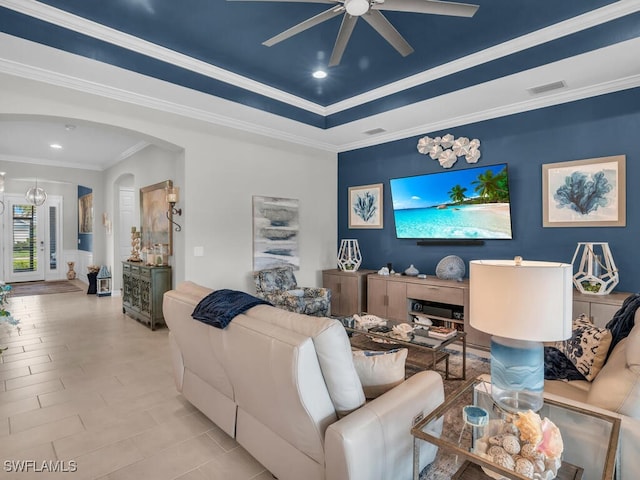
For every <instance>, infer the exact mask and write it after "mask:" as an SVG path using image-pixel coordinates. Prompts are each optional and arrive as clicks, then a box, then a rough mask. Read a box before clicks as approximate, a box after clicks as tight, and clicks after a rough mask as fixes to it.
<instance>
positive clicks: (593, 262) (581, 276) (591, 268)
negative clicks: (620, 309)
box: [571, 242, 620, 295]
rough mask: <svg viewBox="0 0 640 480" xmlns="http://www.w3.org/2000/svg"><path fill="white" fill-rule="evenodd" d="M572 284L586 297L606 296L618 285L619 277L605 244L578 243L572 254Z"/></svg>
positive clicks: (609, 250) (607, 245)
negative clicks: (574, 271) (577, 260)
mask: <svg viewBox="0 0 640 480" xmlns="http://www.w3.org/2000/svg"><path fill="white" fill-rule="evenodd" d="M578 257H579V258H580V263H578V264H577V268H578V270H577V272H576V273H575V275H574V276H573V284H574V285H575V287H576V288H577V289H578V291H579V292H581V293H585V294H588V295H607V294H608V293H610V292H611V290H613V289H614V288H615V286H616V285H618V282H619V281H620V277H619V275H618V269H617V267H616V264H615V262H614V261H613V255H612V254H611V249H610V248H609V244H608V243H607V242H579V243H578V247H577V248H576V251H575V253H574V254H573V260H571V265H573V267H574V270H575V268H576V258H578Z"/></svg>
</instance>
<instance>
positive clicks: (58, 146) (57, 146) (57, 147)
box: [49, 143, 62, 150]
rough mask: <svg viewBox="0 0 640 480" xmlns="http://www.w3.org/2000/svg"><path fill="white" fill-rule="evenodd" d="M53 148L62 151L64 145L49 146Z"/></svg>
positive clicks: (53, 144)
mask: <svg viewBox="0 0 640 480" xmlns="http://www.w3.org/2000/svg"><path fill="white" fill-rule="evenodd" d="M49 146H50V147H51V148H53V149H54V150H60V149H61V148H62V145H60V144H59V143H52V144H51V145H49Z"/></svg>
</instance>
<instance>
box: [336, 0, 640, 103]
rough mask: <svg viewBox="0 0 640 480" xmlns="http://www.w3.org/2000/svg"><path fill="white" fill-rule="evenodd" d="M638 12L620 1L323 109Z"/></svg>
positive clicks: (411, 84) (628, 2)
mask: <svg viewBox="0 0 640 480" xmlns="http://www.w3.org/2000/svg"><path fill="white" fill-rule="evenodd" d="M639 10H640V2H637V1H634V0H619V1H618V2H616V3H613V4H611V5H607V6H605V7H601V8H599V9H597V10H594V11H592V12H588V13H584V14H582V15H579V16H577V17H574V18H571V19H569V20H565V21H563V22H560V23H556V24H555V25H551V26H549V27H546V28H543V29H540V30H537V31H535V32H532V33H529V34H527V35H523V36H521V37H518V38H515V39H513V40H510V41H507V42H504V43H501V44H499V45H496V46H494V47H490V48H487V49H485V50H481V51H479V52H477V53H474V54H471V55H467V56H466V57H462V58H459V59H457V60H454V61H452V62H449V63H445V64H442V65H440V66H438V67H435V68H432V69H430V70H425V71H424V72H421V73H417V74H415V75H412V76H410V77H406V78H403V79H402V80H398V81H397V82H393V83H390V84H388V85H384V86H382V87H379V88H375V89H373V90H370V91H368V92H366V93H363V94H361V95H356V96H354V97H351V98H348V99H346V100H343V101H341V102H337V103H334V104H332V105H329V106H328V107H327V108H326V112H327V113H326V114H327V115H332V114H334V113H339V112H341V111H344V110H348V109H350V108H354V107H358V106H360V105H362V104H365V103H367V102H372V101H375V100H379V99H380V98H384V97H386V96H389V95H393V94H395V93H398V92H401V91H403V90H407V89H410V88H413V87H416V86H418V85H422V84H424V83H428V82H432V81H434V80H437V79H438V78H442V77H446V76H448V75H452V74H454V73H458V72H461V71H464V70H467V69H469V68H473V67H476V66H478V65H482V64H484V63H487V62H490V61H493V60H496V59H498V58H502V57H506V56H508V55H512V54H514V53H518V52H520V51H523V50H526V49H528V48H532V47H535V46H537V45H541V44H543V43H546V42H549V41H550V40H553V39H556V38H561V37H565V36H567V35H571V34H572V33H576V32H579V31H581V30H586V29H588V28H592V27H595V26H597V25H600V24H602V23H606V22H609V21H611V20H615V19H617V18H620V17H624V16H626V15H630V14H632V13H635V12H637V11H639Z"/></svg>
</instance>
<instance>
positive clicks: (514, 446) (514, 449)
mask: <svg viewBox="0 0 640 480" xmlns="http://www.w3.org/2000/svg"><path fill="white" fill-rule="evenodd" d="M502 448H504V449H505V451H506V452H507V453H508V454H510V455H517V454H518V453H520V442H519V441H518V437H516V436H515V435H505V436H504V438H503V439H502Z"/></svg>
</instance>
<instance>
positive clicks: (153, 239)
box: [140, 180, 173, 255]
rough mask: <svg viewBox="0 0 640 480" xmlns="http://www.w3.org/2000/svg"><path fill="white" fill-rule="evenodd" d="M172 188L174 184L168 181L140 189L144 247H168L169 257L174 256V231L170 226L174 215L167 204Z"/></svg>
mask: <svg viewBox="0 0 640 480" xmlns="http://www.w3.org/2000/svg"><path fill="white" fill-rule="evenodd" d="M172 186H173V182H172V181H171V180H166V181H164V182H160V183H156V184H154V185H149V186H148V187H143V188H141V189H140V227H141V228H140V229H141V231H142V247H147V248H149V247H153V246H154V245H157V244H162V245H167V250H168V252H169V255H173V235H172V233H173V229H172V228H171V226H170V224H169V220H170V219H171V218H172V214H171V211H170V209H169V204H168V203H167V193H166V189H167V188H171V187H172Z"/></svg>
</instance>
